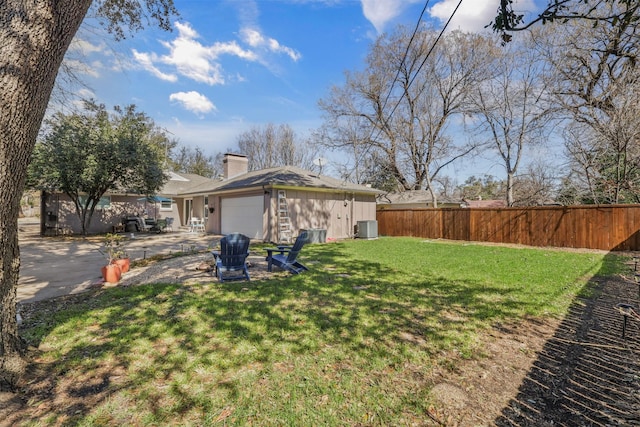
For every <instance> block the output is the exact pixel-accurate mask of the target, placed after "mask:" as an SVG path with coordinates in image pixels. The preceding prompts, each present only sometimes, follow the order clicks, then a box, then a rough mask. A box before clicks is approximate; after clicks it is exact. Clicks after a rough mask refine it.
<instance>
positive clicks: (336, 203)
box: [41, 154, 381, 242]
mask: <svg viewBox="0 0 640 427" xmlns="http://www.w3.org/2000/svg"><path fill="white" fill-rule="evenodd" d="M380 193H381V191H379V190H376V189H373V188H371V187H368V186H364V185H358V184H352V183H348V182H344V181H341V180H338V179H335V178H331V177H327V176H321V175H319V174H316V173H313V172H310V171H307V170H304V169H301V168H298V167H293V166H284V167H278V168H270V169H263V170H259V171H252V172H249V171H248V160H247V157H246V156H243V155H239V154H225V156H224V174H223V177H222V179H220V180H218V179H215V180H214V179H208V178H204V177H201V176H198V175H191V174H182V173H171V174H170V179H169V181H168V182H167V183H166V185H165V186H164V187H163V189H162V190H161V191H160V192H158V195H157V196H158V197H157V198H154V199H151V200H149V199H147V198H145V197H141V196H140V195H131V194H125V195H119V194H111V195H105V197H104V199H105V200H104V203H103V202H101V203H100V206H99V208H98V209H97V210H96V213H95V214H94V218H93V221H92V225H91V229H90V230H89V232H90V233H105V232H109V231H112V230H113V229H114V226H116V225H118V224H121V223H122V218H126V217H131V216H139V217H145V216H146V217H151V218H156V219H164V218H168V217H170V218H174V224H173V229H174V230H175V229H176V228H177V227H189V226H190V224H191V222H192V219H194V218H197V219H199V220H204V224H205V230H206V231H207V232H208V233H212V234H228V233H231V232H240V233H243V234H246V235H247V236H249V237H251V238H252V239H258V240H262V241H266V242H282V241H288V240H292V239H294V238H295V237H296V236H297V235H298V233H299V231H300V230H301V229H306V230H318V231H320V232H321V233H322V238H323V239H325V238H326V239H343V238H350V237H354V235H355V233H356V227H357V225H358V222H359V221H372V220H375V219H376V196H377V195H378V194H380ZM42 197H43V199H42V204H41V206H42V208H41V212H42V230H43V234H44V233H46V231H47V230H48V229H52V228H53V229H54V231H55V232H58V230H63V231H64V230H69V231H71V232H74V233H79V232H80V229H81V227H80V223H79V220H78V217H77V215H76V214H75V211H74V206H73V203H72V202H71V201H70V200H68V199H67V198H66V196H64V195H61V194H49V193H43V196H42Z"/></svg>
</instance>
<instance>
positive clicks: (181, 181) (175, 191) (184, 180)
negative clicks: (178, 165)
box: [159, 172, 220, 196]
mask: <svg viewBox="0 0 640 427" xmlns="http://www.w3.org/2000/svg"><path fill="white" fill-rule="evenodd" d="M219 183H220V181H215V180H213V179H210V178H205V177H204V176H201V175H196V174H193V173H177V172H169V180H167V182H166V183H165V185H164V187H162V190H160V192H159V193H160V194H163V195H166V196H178V195H182V194H185V193H192V192H194V191H195V190H197V189H198V188H201V187H211V186H215V185H217V184H219Z"/></svg>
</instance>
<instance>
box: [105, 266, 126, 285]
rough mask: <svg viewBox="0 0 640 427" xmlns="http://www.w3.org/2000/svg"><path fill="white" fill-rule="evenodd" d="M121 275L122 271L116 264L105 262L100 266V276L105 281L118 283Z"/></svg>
mask: <svg viewBox="0 0 640 427" xmlns="http://www.w3.org/2000/svg"><path fill="white" fill-rule="evenodd" d="M121 277H122V271H120V266H119V265H118V264H107V265H105V266H104V267H102V278H103V279H104V281H105V282H109V283H118V282H119V281H120V278H121Z"/></svg>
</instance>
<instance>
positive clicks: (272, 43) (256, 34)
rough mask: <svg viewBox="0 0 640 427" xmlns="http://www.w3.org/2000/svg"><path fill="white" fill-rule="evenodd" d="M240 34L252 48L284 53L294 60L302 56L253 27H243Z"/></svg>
mask: <svg viewBox="0 0 640 427" xmlns="http://www.w3.org/2000/svg"><path fill="white" fill-rule="evenodd" d="M240 36H241V37H242V40H243V41H244V42H245V43H247V44H248V45H249V46H251V47H252V48H254V49H264V50H266V51H269V52H273V53H284V54H285V55H287V56H288V57H289V58H291V59H292V60H293V61H294V62H296V61H298V60H300V58H302V55H301V54H300V52H298V51H296V50H295V49H292V48H290V47H287V46H283V45H281V44H280V42H278V40H276V39H272V38H270V37H265V36H264V35H263V34H262V33H260V31H259V30H257V29H255V28H249V27H245V28H243V29H241V30H240Z"/></svg>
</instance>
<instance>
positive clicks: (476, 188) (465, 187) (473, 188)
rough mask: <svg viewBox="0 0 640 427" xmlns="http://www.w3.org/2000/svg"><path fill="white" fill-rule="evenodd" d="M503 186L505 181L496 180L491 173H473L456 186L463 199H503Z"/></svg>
mask: <svg viewBox="0 0 640 427" xmlns="http://www.w3.org/2000/svg"><path fill="white" fill-rule="evenodd" d="M504 187H505V183H504V182H502V181H498V180H496V178H495V177H494V176H493V175H484V176H482V177H476V176H475V175H473V176H470V177H469V178H467V179H466V181H465V182H464V183H463V184H462V185H461V186H459V187H458V191H459V192H460V194H461V195H462V198H463V199H465V200H494V199H504V195H505V192H504Z"/></svg>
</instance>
